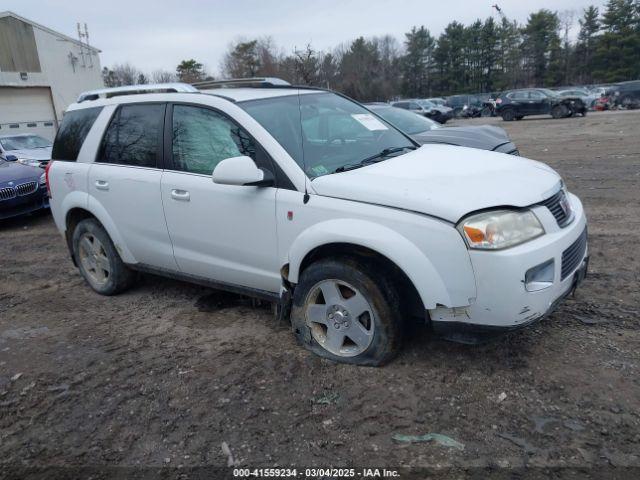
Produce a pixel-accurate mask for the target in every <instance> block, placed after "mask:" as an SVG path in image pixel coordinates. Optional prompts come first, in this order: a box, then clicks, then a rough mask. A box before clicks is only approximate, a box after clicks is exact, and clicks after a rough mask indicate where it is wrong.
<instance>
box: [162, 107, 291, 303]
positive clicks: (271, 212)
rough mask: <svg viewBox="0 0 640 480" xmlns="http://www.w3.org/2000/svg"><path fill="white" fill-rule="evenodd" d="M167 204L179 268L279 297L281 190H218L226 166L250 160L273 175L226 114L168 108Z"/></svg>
mask: <svg viewBox="0 0 640 480" xmlns="http://www.w3.org/2000/svg"><path fill="white" fill-rule="evenodd" d="M169 108H170V112H171V113H170V115H169V117H170V118H168V119H167V133H166V137H167V139H168V140H167V142H166V146H165V152H166V157H168V164H167V169H166V170H165V172H164V175H163V177H162V202H163V205H164V211H165V215H166V219H167V226H168V228H169V234H170V235H171V240H172V243H173V249H174V253H175V258H176V262H177V264H178V266H179V268H180V270H181V271H182V272H184V273H186V274H188V275H191V276H194V277H199V278H204V279H207V280H213V281H216V282H219V283H222V284H226V285H234V286H242V287H248V288H251V289H254V290H259V291H263V292H264V291H266V292H271V293H276V292H278V291H279V289H280V285H281V279H280V273H279V268H280V266H279V265H278V255H277V241H276V219H275V213H276V203H275V202H276V191H277V189H276V188H275V187H252V186H235V185H219V184H216V183H213V180H212V177H211V174H212V173H213V170H214V169H215V167H216V166H217V165H218V163H220V162H221V161H222V160H224V159H226V158H231V157H237V156H240V155H246V156H249V157H251V158H252V159H253V160H254V162H256V164H257V165H258V166H259V167H262V168H266V169H268V170H270V171H271V172H273V171H274V167H273V164H272V163H271V159H270V158H269V157H268V156H267V154H266V152H265V151H264V150H263V149H262V147H261V146H260V145H259V144H258V143H257V142H256V141H255V140H254V139H253V138H251V136H250V135H249V134H248V133H247V132H246V131H245V130H244V129H243V128H242V127H241V126H239V125H238V124H237V123H236V122H235V121H234V120H232V119H231V118H229V117H228V116H226V115H225V114H224V113H223V112H220V111H219V110H216V109H213V108H211V107H206V106H202V105H188V104H174V105H170V106H169Z"/></svg>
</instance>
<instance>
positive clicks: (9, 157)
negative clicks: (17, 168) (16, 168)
mask: <svg viewBox="0 0 640 480" xmlns="http://www.w3.org/2000/svg"><path fill="white" fill-rule="evenodd" d="M4 159H5V160H6V161H7V162H17V161H18V157H16V156H15V155H7V156H6V157H4Z"/></svg>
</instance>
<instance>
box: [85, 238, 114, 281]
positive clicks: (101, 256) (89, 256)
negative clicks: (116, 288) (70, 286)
mask: <svg viewBox="0 0 640 480" xmlns="http://www.w3.org/2000/svg"><path fill="white" fill-rule="evenodd" d="M78 256H79V257H80V263H81V264H82V268H83V270H84V271H85V273H86V274H87V276H88V277H89V278H88V279H89V281H90V282H91V283H93V284H94V285H96V286H97V287H102V286H104V285H105V284H106V283H107V282H108V281H109V277H110V275H111V270H112V269H111V262H110V261H109V257H107V252H106V250H105V248H104V245H102V242H100V240H98V238H97V237H96V236H95V235H93V234H91V233H89V232H85V233H83V234H82V236H81V237H80V241H79V242H78Z"/></svg>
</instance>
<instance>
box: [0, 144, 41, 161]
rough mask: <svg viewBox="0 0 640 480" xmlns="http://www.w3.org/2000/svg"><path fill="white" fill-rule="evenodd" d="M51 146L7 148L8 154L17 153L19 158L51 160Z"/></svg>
mask: <svg viewBox="0 0 640 480" xmlns="http://www.w3.org/2000/svg"><path fill="white" fill-rule="evenodd" d="M51 149H52V148H51V147H48V148H24V149H22V150H7V152H6V154H7V155H15V156H16V157H18V158H28V159H30V160H51Z"/></svg>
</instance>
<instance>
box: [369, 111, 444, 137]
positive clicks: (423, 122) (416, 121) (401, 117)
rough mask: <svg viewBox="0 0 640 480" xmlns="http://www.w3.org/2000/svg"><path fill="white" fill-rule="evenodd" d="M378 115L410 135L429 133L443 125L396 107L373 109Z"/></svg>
mask: <svg viewBox="0 0 640 480" xmlns="http://www.w3.org/2000/svg"><path fill="white" fill-rule="evenodd" d="M371 110H373V111H374V112H375V113H376V114H378V115H380V116H381V117H382V118H383V119H385V120H386V121H387V122H389V123H390V124H391V125H394V126H395V127H397V128H399V129H400V130H402V131H403V132H404V133H406V134H408V135H416V134H418V133H424V132H428V131H429V130H434V129H436V128H441V125H439V124H438V123H436V122H434V121H433V120H430V119H428V118H427V117H424V116H422V115H418V114H416V113H413V112H410V111H409V110H403V109H402V108H396V107H371Z"/></svg>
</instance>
